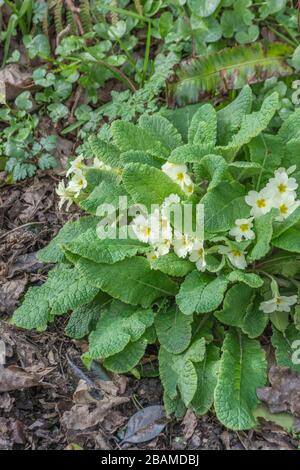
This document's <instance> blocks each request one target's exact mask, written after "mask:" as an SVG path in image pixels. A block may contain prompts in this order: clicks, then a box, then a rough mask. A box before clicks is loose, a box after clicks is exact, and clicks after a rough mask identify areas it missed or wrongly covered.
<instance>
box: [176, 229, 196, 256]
mask: <svg viewBox="0 0 300 470" xmlns="http://www.w3.org/2000/svg"><path fill="white" fill-rule="evenodd" d="M173 246H174V252H175V253H176V255H177V256H178V257H179V258H185V257H186V256H187V255H188V254H189V253H190V252H191V251H192V249H193V241H192V240H191V239H190V237H189V236H188V235H183V234H182V233H179V232H178V231H176V232H175V234H174V241H173Z"/></svg>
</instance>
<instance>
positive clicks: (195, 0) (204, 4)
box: [188, 0, 221, 18]
mask: <svg viewBox="0 0 300 470" xmlns="http://www.w3.org/2000/svg"><path fill="white" fill-rule="evenodd" d="M220 3H221V0H188V5H189V7H190V9H191V10H192V12H193V13H194V14H195V15H196V16H200V17H203V18H206V17H207V16H211V15H212V14H213V13H214V12H215V11H216V9H217V8H218V6H219V5H220Z"/></svg>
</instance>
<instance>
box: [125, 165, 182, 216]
mask: <svg viewBox="0 0 300 470" xmlns="http://www.w3.org/2000/svg"><path fill="white" fill-rule="evenodd" d="M123 183H124V186H125V188H126V190H127V192H128V193H129V194H130V196H131V197H132V199H133V201H134V202H136V203H137V204H138V203H140V204H145V205H146V206H147V207H151V205H152V204H160V205H161V204H162V203H163V202H164V200H165V199H166V197H168V196H169V195H170V194H178V196H180V198H183V199H185V198H186V196H185V194H184V193H183V191H182V190H181V189H180V186H179V185H178V184H177V183H174V182H173V181H172V180H171V178H169V177H168V176H167V175H166V174H165V173H163V172H162V171H161V170H158V169H157V168H153V167H149V166H148V165H141V164H140V163H130V164H129V165H127V166H126V167H125V169H124V172H123Z"/></svg>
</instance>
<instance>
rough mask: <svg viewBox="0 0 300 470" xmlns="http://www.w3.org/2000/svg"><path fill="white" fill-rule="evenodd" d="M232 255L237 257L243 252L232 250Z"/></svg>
mask: <svg viewBox="0 0 300 470" xmlns="http://www.w3.org/2000/svg"><path fill="white" fill-rule="evenodd" d="M232 255H233V256H234V257H235V258H239V257H240V256H242V253H241V252H240V251H238V250H234V251H233V252H232Z"/></svg>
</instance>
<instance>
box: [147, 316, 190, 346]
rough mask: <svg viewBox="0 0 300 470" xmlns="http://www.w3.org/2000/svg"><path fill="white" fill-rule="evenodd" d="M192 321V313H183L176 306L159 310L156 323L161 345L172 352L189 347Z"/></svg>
mask: <svg viewBox="0 0 300 470" xmlns="http://www.w3.org/2000/svg"><path fill="white" fill-rule="evenodd" d="M192 321H193V316H192V315H191V316H187V315H183V314H182V313H181V312H180V310H179V309H178V308H176V307H171V308H169V309H168V310H166V311H160V312H158V314H157V315H156V317H155V322H154V324H155V328H156V333H157V337H158V340H159V342H160V344H161V346H162V347H163V348H165V349H166V350H167V351H168V352H170V353H172V354H179V353H182V352H183V351H184V350H185V349H187V347H188V346H189V344H190V342H191V338H192V326H191V323H192Z"/></svg>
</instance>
